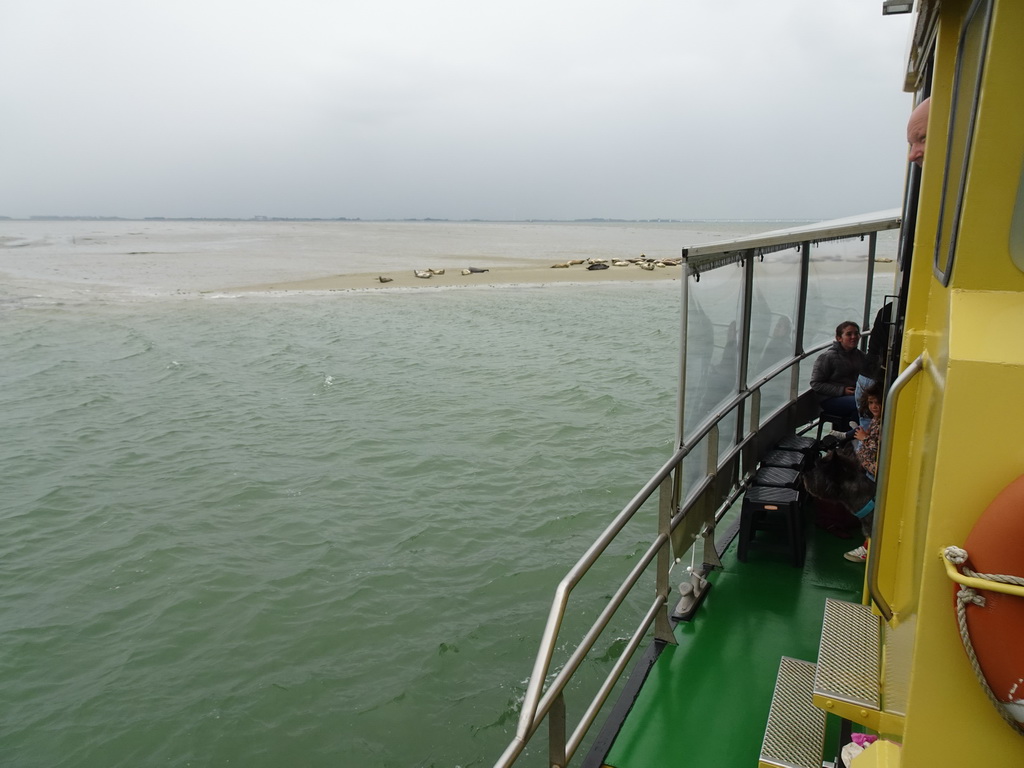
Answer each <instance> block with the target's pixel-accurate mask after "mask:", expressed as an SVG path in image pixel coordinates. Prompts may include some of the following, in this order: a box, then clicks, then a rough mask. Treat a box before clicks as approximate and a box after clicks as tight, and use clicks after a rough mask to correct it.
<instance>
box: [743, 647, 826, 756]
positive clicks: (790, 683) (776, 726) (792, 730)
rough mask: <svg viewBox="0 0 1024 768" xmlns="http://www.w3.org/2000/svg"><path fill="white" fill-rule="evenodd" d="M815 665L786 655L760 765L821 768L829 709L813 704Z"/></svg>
mask: <svg viewBox="0 0 1024 768" xmlns="http://www.w3.org/2000/svg"><path fill="white" fill-rule="evenodd" d="M814 666H815V665H814V664H812V663H811V662H809V661H800V660H799V659H791V658H789V657H788V656H783V657H782V661H781V662H780V663H779V674H778V676H777V677H776V678H775V693H773V694H772V705H771V709H770V710H769V711H768V724H767V725H766V726H765V729H764V741H762V742H761V757H760V759H759V760H758V766H759V768H821V751H822V747H823V745H824V743H825V712H824V711H823V710H821V709H818V708H817V707H815V706H814V705H813V704H812V703H811V694H812V690H813V687H814Z"/></svg>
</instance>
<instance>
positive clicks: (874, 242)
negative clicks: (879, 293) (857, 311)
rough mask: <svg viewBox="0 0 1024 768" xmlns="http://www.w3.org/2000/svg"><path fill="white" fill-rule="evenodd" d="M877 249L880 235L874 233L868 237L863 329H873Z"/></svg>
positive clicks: (861, 325)
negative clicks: (872, 313)
mask: <svg viewBox="0 0 1024 768" xmlns="http://www.w3.org/2000/svg"><path fill="white" fill-rule="evenodd" d="M877 247H878V233H877V232H872V233H871V234H869V235H868V274H867V285H865V286H864V319H863V321H862V322H861V324H860V327H861V328H862V329H864V328H870V327H871V326H870V324H871V321H872V317H871V297H872V293H874V287H875V249H876V248H877Z"/></svg>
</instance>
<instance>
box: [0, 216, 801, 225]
mask: <svg viewBox="0 0 1024 768" xmlns="http://www.w3.org/2000/svg"><path fill="white" fill-rule="evenodd" d="M0 221H44V222H45V221H125V222H146V221H153V222H163V221H171V222H173V221H210V222H217V221H226V222H240V223H255V222H261V221H268V222H304V221H308V222H312V223H325V222H327V223H329V222H335V221H336V222H343V223H359V222H362V223H366V224H401V223H404V222H409V223H412V224H430V223H433V222H436V223H438V224H756V223H765V224H800V223H805V222H810V221H817V219H772V218H768V219H759V218H739V219H663V218H653V219H615V218H599V217H592V218H585V219H439V218H432V217H427V218H422V219H417V218H402V219H363V218H358V217H357V218H346V217H344V216H337V217H333V218H320V217H315V216H250V217H248V218H238V217H232V216H143V217H140V218H132V217H127V216H56V215H47V216H27V217H18V216H0Z"/></svg>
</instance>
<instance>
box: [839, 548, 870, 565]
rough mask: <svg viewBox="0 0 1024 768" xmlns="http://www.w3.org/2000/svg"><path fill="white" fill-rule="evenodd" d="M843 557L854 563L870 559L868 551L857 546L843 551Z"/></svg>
mask: <svg viewBox="0 0 1024 768" xmlns="http://www.w3.org/2000/svg"><path fill="white" fill-rule="evenodd" d="M843 557H845V558H846V559H847V560H849V561H850V562H853V563H863V562H865V561H866V560H867V559H868V551H867V549H866V548H864V547H857V548H856V549H851V550H850V551H849V552H845V553H843Z"/></svg>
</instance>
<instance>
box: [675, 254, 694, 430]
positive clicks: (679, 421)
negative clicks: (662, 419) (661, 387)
mask: <svg viewBox="0 0 1024 768" xmlns="http://www.w3.org/2000/svg"><path fill="white" fill-rule="evenodd" d="M682 269H683V280H682V283H683V289H682V290H683V295H682V300H681V305H680V312H679V314H680V318H679V391H678V394H677V395H676V442H675V448H679V446H681V445H682V444H683V435H684V434H685V433H684V429H685V426H686V425H685V416H686V330H687V322H688V315H689V309H690V274H691V273H690V264H689V262H688V261H687V258H686V251H685V250H684V251H683V261H682Z"/></svg>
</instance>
